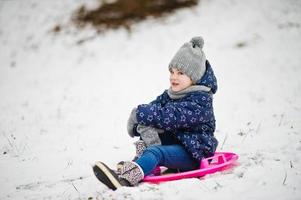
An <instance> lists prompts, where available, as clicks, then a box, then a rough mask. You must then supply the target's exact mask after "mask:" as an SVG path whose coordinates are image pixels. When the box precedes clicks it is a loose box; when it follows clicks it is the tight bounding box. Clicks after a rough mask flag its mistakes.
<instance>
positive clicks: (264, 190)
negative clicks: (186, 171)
mask: <svg viewBox="0 0 301 200" xmlns="http://www.w3.org/2000/svg"><path fill="white" fill-rule="evenodd" d="M84 2H85V3H86V4H87V5H88V7H93V6H95V5H97V1H96V0H95V1H94V0H89V1H84V0H79V1H72V0H65V1H59V0H54V1H38V0H28V1H20V0H19V1H18V0H7V1H1V2H0V25H1V28H0V43H1V48H0V96H1V98H0V138H1V139H0V187H1V190H0V199H88V198H89V197H92V198H93V199H143V200H146V199H173V200H174V199H179V200H180V199H181V200H182V199H189V200H190V199H191V200H192V199H222V198H223V199H252V200H257V199H268V198H273V199H291V200H293V199H300V198H301V174H300V173H301V161H300V151H301V136H300V134H301V104H300V102H301V79H300V75H301V67H300V65H301V53H300V52H301V43H300V42H299V41H300V39H301V24H300V22H301V3H300V1H297V0H265V1H260V0H242V1H239V0H225V1H218V0H210V1H209V0H203V1H201V3H200V4H199V6H198V7H196V8H194V9H192V10H191V9H184V10H181V11H178V12H177V13H175V14H174V15H172V16H169V17H167V18H164V19H163V20H161V21H157V20H154V19H149V20H147V21H146V22H142V23H139V24H137V25H135V26H134V27H133V30H132V32H131V33H129V32H127V31H125V30H123V29H119V30H116V31H108V32H107V33H104V34H100V35H97V34H96V33H95V31H94V30H93V29H92V28H91V27H88V28H86V29H85V30H84V31H79V30H77V29H76V28H75V27H72V25H70V23H69V21H70V16H71V14H72V12H73V11H74V10H75V9H76V8H78V7H79V6H80V5H82V3H84ZM56 24H62V25H63V31H62V32H60V33H57V34H55V33H53V32H51V29H52V28H53V27H54V26H55V25H56ZM195 35H202V36H203V37H204V38H205V47H204V48H205V49H204V50H205V52H206V55H207V58H208V59H209V61H210V62H211V64H212V66H213V68H214V71H215V73H216V75H217V78H218V84H219V90H218V92H217V94H216V95H215V100H214V108H215V114H216V120H217V131H216V137H217V138H218V140H219V142H220V144H219V147H218V151H232V152H235V153H237V154H239V156H240V158H239V163H238V165H237V166H236V167H234V168H232V169H230V170H227V171H224V172H221V173H216V174H214V175H210V176H206V177H204V178H201V179H187V180H180V181H174V182H168V183H162V184H160V185H152V184H147V183H142V184H140V185H139V187H135V188H121V189H118V190H117V191H115V192H113V191H110V190H109V189H107V188H106V187H105V186H104V185H102V184H101V183H99V182H98V181H97V180H96V178H95V177H94V176H93V173H92V170H91V164H93V163H94V161H96V160H101V161H104V162H106V163H107V164H108V165H109V166H111V167H114V166H115V164H116V163H117V162H118V161H120V160H129V159H131V158H132V157H133V155H134V146H133V144H132V143H133V141H134V140H133V139H131V138H129V137H128V135H127V133H126V121H127V117H128V115H129V112H130V110H131V109H132V107H134V106H136V105H138V104H141V103H148V102H150V101H151V100H153V99H154V98H155V97H156V96H157V95H159V94H160V93H161V92H162V91H163V90H164V89H166V88H167V87H168V70H167V65H168V63H169V61H170V59H171V58H172V56H173V55H174V53H175V52H176V51H177V50H178V48H179V47H180V46H181V45H182V44H183V42H185V41H187V40H189V39H190V38H191V37H192V36H195ZM81 40H84V41H85V42H83V43H82V44H78V42H79V41H81Z"/></svg>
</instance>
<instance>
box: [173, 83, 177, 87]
mask: <svg viewBox="0 0 301 200" xmlns="http://www.w3.org/2000/svg"><path fill="white" fill-rule="evenodd" d="M171 85H172V86H174V87H175V86H178V85H179V84H178V83H171Z"/></svg>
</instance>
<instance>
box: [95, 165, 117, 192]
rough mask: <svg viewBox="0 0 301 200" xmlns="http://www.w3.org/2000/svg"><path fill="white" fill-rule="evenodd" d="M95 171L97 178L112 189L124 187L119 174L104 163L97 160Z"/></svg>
mask: <svg viewBox="0 0 301 200" xmlns="http://www.w3.org/2000/svg"><path fill="white" fill-rule="evenodd" d="M93 171H94V174H95V176H96V178H97V179H98V180H99V181H100V182H102V183H103V184H105V185H106V186H108V187H109V188H110V189H112V190H116V189H117V188H119V187H122V185H121V184H120V182H119V179H118V176H117V175H116V174H115V172H114V171H113V170H111V169H110V168H109V167H108V166H107V165H105V164H104V163H102V162H99V161H97V162H96V163H95V165H94V166H93Z"/></svg>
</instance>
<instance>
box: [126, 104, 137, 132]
mask: <svg viewBox="0 0 301 200" xmlns="http://www.w3.org/2000/svg"><path fill="white" fill-rule="evenodd" d="M136 112H137V108H133V110H132V112H131V114H130V117H129V119H128V123H127V130H128V134H129V136H131V137H134V126H135V124H137V123H138V121H137V117H136Z"/></svg>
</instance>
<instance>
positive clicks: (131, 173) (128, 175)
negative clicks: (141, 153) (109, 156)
mask: <svg viewBox="0 0 301 200" xmlns="http://www.w3.org/2000/svg"><path fill="white" fill-rule="evenodd" d="M120 172H121V174H120V175H119V179H120V180H124V181H127V182H128V183H129V185H131V186H136V185H138V183H139V182H140V181H141V180H142V179H143V178H144V173H143V171H142V169H141V167H140V166H139V165H138V164H137V163H135V162H130V161H125V162H124V163H123V165H122V168H121V170H120Z"/></svg>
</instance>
